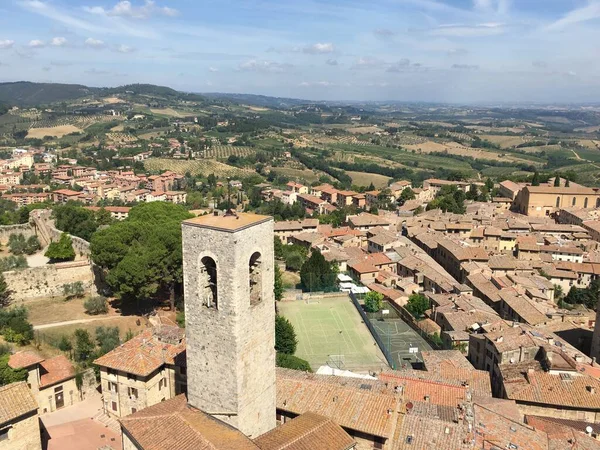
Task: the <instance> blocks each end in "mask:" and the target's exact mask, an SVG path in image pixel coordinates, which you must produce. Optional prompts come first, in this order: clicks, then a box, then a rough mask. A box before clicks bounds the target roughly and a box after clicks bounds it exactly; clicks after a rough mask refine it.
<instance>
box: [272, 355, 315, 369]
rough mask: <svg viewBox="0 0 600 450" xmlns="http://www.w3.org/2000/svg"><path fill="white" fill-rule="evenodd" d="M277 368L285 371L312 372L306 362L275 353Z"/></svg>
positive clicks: (291, 356) (295, 357) (292, 356)
mask: <svg viewBox="0 0 600 450" xmlns="http://www.w3.org/2000/svg"><path fill="white" fill-rule="evenodd" d="M276 362H277V367H285V368H286V369H294V370H302V371H304V372H312V369H311V367H310V364H309V363H308V361H306V360H304V359H302V358H298V357H297V356H294V355H288V354H286V353H279V352H277V360H276Z"/></svg>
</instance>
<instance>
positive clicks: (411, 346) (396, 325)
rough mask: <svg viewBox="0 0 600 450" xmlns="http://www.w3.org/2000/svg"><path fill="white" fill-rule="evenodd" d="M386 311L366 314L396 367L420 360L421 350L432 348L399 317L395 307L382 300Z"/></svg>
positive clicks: (406, 365)
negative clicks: (385, 312) (384, 312)
mask: <svg viewBox="0 0 600 450" xmlns="http://www.w3.org/2000/svg"><path fill="white" fill-rule="evenodd" d="M384 309H385V310H386V311H387V312H388V313H387V314H385V315H383V314H381V313H374V314H368V316H369V318H370V319H371V324H372V325H373V327H374V328H375V332H376V333H377V334H378V335H379V337H380V338H381V341H382V343H383V345H384V346H385V347H386V348H387V349H388V350H389V352H390V353H391V355H392V357H393V358H394V361H395V363H396V364H395V365H396V369H401V368H402V367H408V368H410V366H411V363H418V362H422V361H423V358H422V357H421V352H422V351H429V350H432V348H431V346H430V345H429V344H428V343H427V341H426V340H425V339H424V338H423V337H421V335H419V333H417V332H416V331H415V330H413V329H412V328H411V327H410V326H409V325H408V324H407V323H406V322H405V321H404V320H403V319H402V318H401V317H400V314H399V313H398V312H397V311H396V310H395V308H394V307H393V306H392V305H390V304H389V303H388V302H384Z"/></svg>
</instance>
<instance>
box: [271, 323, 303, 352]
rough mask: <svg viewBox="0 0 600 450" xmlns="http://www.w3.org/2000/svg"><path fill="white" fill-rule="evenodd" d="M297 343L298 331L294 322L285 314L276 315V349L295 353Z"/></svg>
mask: <svg viewBox="0 0 600 450" xmlns="http://www.w3.org/2000/svg"><path fill="white" fill-rule="evenodd" d="M297 345H298V340H297V339H296V331H295V330H294V326H293V325H292V323H291V322H290V321H289V320H287V319H286V318H285V317H283V316H280V315H277V316H275V350H277V351H278V352H280V353H286V354H288V355H293V354H294V353H296V347H297Z"/></svg>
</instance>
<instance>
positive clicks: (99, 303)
mask: <svg viewBox="0 0 600 450" xmlns="http://www.w3.org/2000/svg"><path fill="white" fill-rule="evenodd" d="M83 307H84V308H85V312H86V313H88V314H90V315H92V316H95V315H98V314H106V313H107V312H108V303H107V301H106V298H105V297H102V296H97V297H90V298H89V299H87V300H86V301H85V302H84V303H83Z"/></svg>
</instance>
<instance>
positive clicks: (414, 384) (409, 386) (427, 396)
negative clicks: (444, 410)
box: [379, 370, 467, 407]
mask: <svg viewBox="0 0 600 450" xmlns="http://www.w3.org/2000/svg"><path fill="white" fill-rule="evenodd" d="M379 379H380V380H381V381H386V382H389V383H391V384H394V385H395V386H402V387H403V388H402V389H403V393H404V400H405V401H412V402H428V403H432V404H435V405H442V406H452V407H458V405H460V404H461V403H463V402H464V401H465V400H466V398H467V388H466V387H464V386H456V385H454V384H450V383H443V382H439V381H432V380H422V379H417V378H416V377H415V376H414V374H413V373H411V372H410V371H408V372H407V373H404V372H403V371H393V370H392V371H387V372H383V373H381V374H379ZM395 386H394V387H395Z"/></svg>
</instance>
